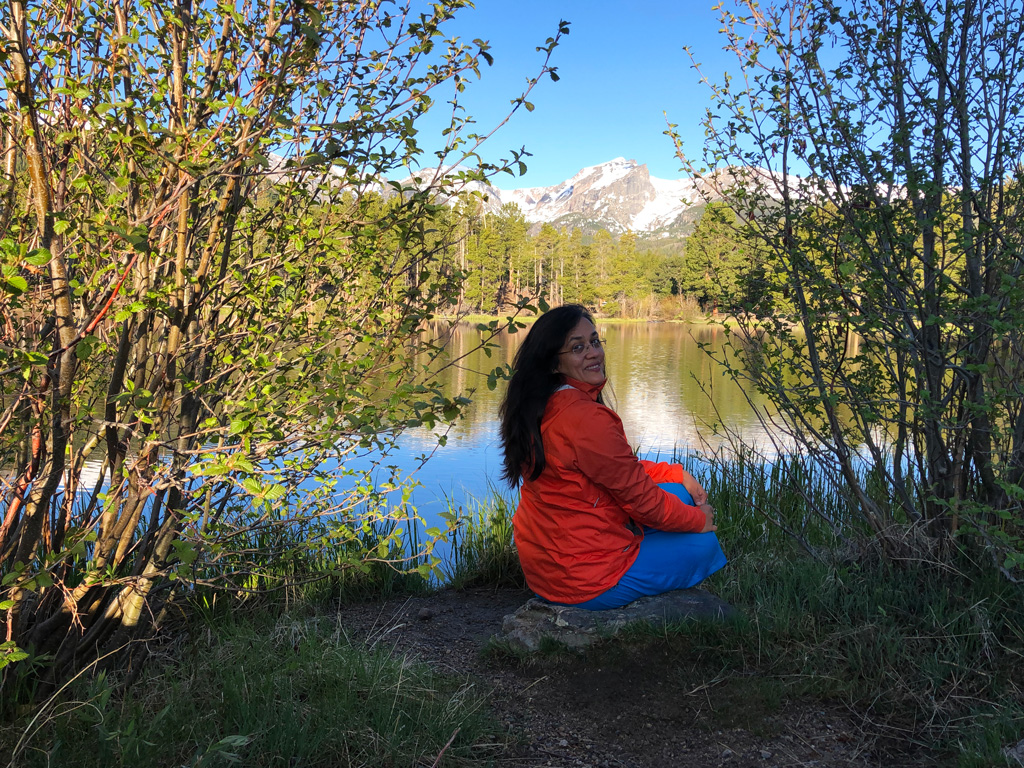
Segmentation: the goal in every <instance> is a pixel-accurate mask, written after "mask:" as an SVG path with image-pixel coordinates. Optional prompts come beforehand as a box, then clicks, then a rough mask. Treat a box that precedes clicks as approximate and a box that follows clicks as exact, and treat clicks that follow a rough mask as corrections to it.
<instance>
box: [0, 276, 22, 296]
mask: <svg viewBox="0 0 1024 768" xmlns="http://www.w3.org/2000/svg"><path fill="white" fill-rule="evenodd" d="M0 285H2V286H3V289H4V290H5V291H7V292H8V293H13V294H14V295H15V296H20V295H21V294H23V293H24V292H25V291H27V290H28V280H26V279H25V278H24V277H22V276H21V275H12V276H11V277H5V278H4V279H3V282H2V283H0Z"/></svg>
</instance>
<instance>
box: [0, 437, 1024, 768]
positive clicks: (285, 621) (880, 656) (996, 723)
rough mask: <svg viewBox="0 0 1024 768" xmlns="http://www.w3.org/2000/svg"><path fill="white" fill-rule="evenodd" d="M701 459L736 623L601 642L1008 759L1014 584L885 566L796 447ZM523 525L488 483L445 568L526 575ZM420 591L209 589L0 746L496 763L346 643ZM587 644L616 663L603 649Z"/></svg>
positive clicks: (460, 694) (354, 579) (958, 761)
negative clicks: (655, 647) (660, 650)
mask: <svg viewBox="0 0 1024 768" xmlns="http://www.w3.org/2000/svg"><path fill="white" fill-rule="evenodd" d="M692 471H693V472H694V473H695V474H698V475H699V476H700V479H701V480H702V482H703V483H704V484H705V486H706V487H707V488H708V490H709V493H710V496H711V498H712V500H713V503H714V504H715V507H716V509H717V512H718V519H719V525H720V529H719V535H720V538H721V539H722V542H723V546H724V548H725V549H726V552H727V553H728V554H729V556H730V564H729V566H728V567H727V568H726V569H724V570H723V571H721V572H719V573H718V574H716V575H715V576H714V577H712V579H711V581H710V583H709V584H708V586H709V587H710V588H711V589H712V590H713V591H714V592H716V593H717V594H719V595H720V596H721V597H723V598H725V599H726V600H727V601H729V602H730V603H732V604H733V605H734V606H736V607H737V608H739V609H740V611H741V612H742V614H743V617H742V618H741V619H739V620H736V621H734V622H731V623H728V624H724V625H723V624H687V625H680V626H675V627H671V628H670V629H669V631H668V632H664V631H659V632H658V633H657V636H656V637H654V636H652V635H651V633H650V632H649V631H646V630H641V629H638V630H637V631H635V632H633V633H631V634H630V635H628V636H625V637H621V638H618V639H616V640H613V641H609V645H611V646H615V645H620V646H621V645H623V644H626V645H632V646H640V647H643V646H644V644H646V643H651V642H658V643H659V644H661V645H662V646H663V647H667V648H669V649H670V650H671V653H670V655H669V658H670V659H671V662H670V665H669V666H667V667H666V670H665V674H666V676H668V677H669V678H670V679H672V678H674V677H680V679H682V677H683V676H686V675H690V676H693V675H701V676H703V677H701V679H699V680H698V679H689V678H686V680H685V682H686V683H687V684H688V685H690V686H691V687H692V686H694V685H718V686H724V689H728V690H732V689H734V690H735V693H736V696H735V699H736V703H735V705H733V706H734V709H735V716H736V717H742V712H743V711H744V708H746V709H750V708H755V709H759V710H761V711H764V710H772V709H779V708H783V707H785V706H786V704H787V702H795V701H808V700H809V701H825V702H839V703H842V704H843V705H845V706H847V707H849V708H850V709H851V711H853V712H855V713H856V714H857V717H858V718H861V719H862V721H863V722H864V723H866V724H867V725H866V727H870V728H872V729H874V730H875V731H877V733H879V734H882V735H883V737H889V740H890V741H891V743H892V745H893V749H894V750H895V751H896V752H899V751H900V750H908V751H912V750H913V749H914V748H915V746H921V745H927V746H929V747H930V748H934V747H935V746H936V745H937V746H938V748H939V750H940V754H942V755H944V756H946V757H947V758H948V762H949V764H951V765H958V766H961V767H962V768H976V767H978V766H1003V765H1005V764H1006V762H1005V758H1004V757H1003V756H1002V753H1001V749H1002V747H1004V746H1006V745H1008V744H1014V743H1016V741H1017V740H1019V739H1020V738H1021V737H1022V735H1024V694H1022V691H1024V664H1021V660H1022V657H1024V601H1022V599H1021V598H1022V594H1021V588H1020V586H1019V585H1014V584H1011V583H1009V582H1007V581H1005V580H1004V579H1002V578H1000V577H999V576H998V575H997V574H994V572H993V570H992V569H991V568H989V567H987V565H986V564H982V563H979V562H976V561H975V560H974V559H973V557H972V555H971V553H970V552H968V551H966V550H965V551H961V552H958V553H954V554H951V555H950V556H949V557H947V558H945V559H944V560H942V561H941V562H939V561H934V562H928V561H914V562H907V561H893V560H885V559H883V558H881V557H880V556H879V555H878V553H877V552H876V551H875V550H874V549H873V547H872V546H871V545H870V542H869V539H868V538H867V537H866V535H865V532H863V531H860V530H859V529H858V525H857V522H856V521H855V520H852V519H849V512H848V504H847V503H846V501H845V499H844V495H843V493H842V492H841V490H840V489H837V488H832V487H829V486H828V485H827V484H825V483H821V482H819V481H817V480H816V479H815V478H814V476H813V475H811V474H810V473H808V472H806V471H805V470H804V468H803V467H802V465H801V462H800V461H799V460H796V459H791V460H788V461H780V462H777V463H776V464H774V465H771V466H765V465H761V464H756V463H753V462H747V461H743V460H740V461H725V460H724V459H721V458H714V457H712V458H711V460H710V461H703V462H701V463H699V464H698V463H694V464H693V466H692ZM808 497H810V498H814V499H816V500H817V501H818V502H820V503H823V504H826V507H825V509H826V510H827V511H828V517H829V520H830V522H828V523H826V521H825V520H823V519H822V518H818V517H813V516H811V515H809V514H808V512H807V506H806V503H805V501H804V499H805V498H808ZM769 518H772V520H773V522H769ZM510 523H511V504H510V503H509V502H508V501H506V500H503V499H501V498H500V497H497V496H495V497H494V498H492V499H490V500H488V501H487V502H485V503H484V504H482V505H481V506H480V508H479V509H478V510H476V511H475V512H474V514H473V515H472V518H471V519H470V520H469V521H467V522H466V524H464V525H463V526H462V527H461V528H460V530H459V533H458V536H457V539H456V541H455V552H456V554H455V556H454V557H453V559H452V561H451V563H449V565H448V577H449V579H450V581H451V583H452V584H453V585H454V586H455V587H462V586H470V585H495V586H500V585H513V586H514V585H520V584H521V583H522V574H521V572H520V571H519V569H518V564H517V561H516V559H515V554H514V551H513V549H512V543H511V525H510ZM832 524H838V525H839V527H840V528H841V530H842V531H843V534H844V540H843V541H840V540H839V539H837V538H836V537H835V534H834V529H833V527H832ZM787 531H788V533H787ZM797 538H799V540H800V541H801V543H800V544H798V543H797ZM308 566H309V568H310V570H311V573H310V574H309V575H311V576H312V575H315V574H313V573H312V571H314V570H315V569H316V568H318V567H319V566H318V565H317V564H316V563H309V564H308ZM290 567H291V568H295V567H297V566H296V563H294V562H293V563H291V565H290ZM427 586H428V585H426V584H425V583H424V582H423V581H422V579H419V578H418V577H417V576H414V575H411V574H410V575H407V576H403V575H401V574H397V573H396V572H395V571H394V570H393V569H391V568H386V567H381V568H375V569H371V570H370V571H368V572H367V573H365V574H363V575H362V576H356V575H350V576H348V577H346V580H334V581H331V580H325V581H321V582H319V586H317V587H316V588H310V589H306V590H303V591H301V592H292V593H290V595H289V597H288V601H287V604H285V602H284V601H283V600H281V599H270V598H267V599H263V600H261V601H254V600H248V601H245V602H239V601H237V600H232V599H226V596H224V595H220V596H219V597H218V598H217V599H218V600H220V602H216V601H214V599H213V597H212V593H197V594H196V595H195V596H194V598H195V599H193V600H191V601H190V602H189V603H188V604H187V605H186V606H185V607H186V610H185V612H184V615H183V618H182V619H180V620H179V621H178V622H177V623H176V624H175V625H174V626H169V627H168V628H167V630H166V632H167V636H166V639H164V640H162V641H158V642H157V643H156V644H154V645H153V646H152V653H151V655H150V659H149V662H148V663H147V664H146V665H145V666H144V667H141V668H140V667H136V668H133V669H131V670H128V671H121V672H119V673H117V674H113V673H111V674H108V675H99V676H94V677H92V678H91V679H86V678H85V677H83V678H81V679H79V680H78V681H76V683H75V684H73V685H72V686H70V687H69V688H68V689H67V691H65V692H64V693H63V694H62V695H60V696H57V697H54V698H52V699H51V700H50V701H49V702H48V703H47V704H46V705H45V706H44V708H43V709H42V710H34V711H33V712H31V713H24V712H23V713H21V714H20V716H18V717H12V718H11V719H10V720H9V721H8V722H7V723H6V724H5V725H4V727H3V731H2V733H0V752H2V753H11V754H14V756H15V760H14V761H13V762H12V765H24V766H35V765H40V766H42V765H65V764H68V765H69V764H76V765H84V766H90V765H97V766H98V765H106V764H119V765H139V766H142V765H146V766H150V765H152V766H163V765H167V766H180V765H204V766H205V765H228V764H233V763H236V762H240V763H241V764H245V765H271V764H276V765H289V764H296V765H297V764H301V765H312V766H319V765H324V766H326V765H332V766H334V765H432V764H434V762H435V761H436V760H437V757H438V756H439V755H442V753H443V756H444V761H443V764H444V765H464V766H472V765H485V764H490V763H492V762H494V761H500V755H501V754H502V749H503V747H502V746H501V744H502V737H501V735H500V734H499V729H498V728H497V726H496V725H495V724H494V723H493V722H492V721H490V720H489V718H488V715H487V708H486V706H485V705H484V704H483V703H482V702H481V700H480V699H479V698H478V696H477V691H476V689H474V688H473V687H472V685H471V684H470V682H469V681H466V680H460V679H453V678H451V677H442V676H438V675H436V674H434V673H433V672H431V671H430V670H429V669H426V668H425V667H420V666H417V665H410V664H408V663H407V662H406V661H405V660H403V659H397V658H390V657H388V656H387V655H385V654H382V653H380V652H378V651H376V650H374V649H369V648H365V647H360V646H358V645H353V644H351V643H349V642H348V640H347V638H346V637H345V632H344V629H345V628H344V627H342V626H338V625H337V623H336V622H335V621H334V619H333V618H332V617H333V616H334V613H335V612H334V610H333V606H334V605H336V603H337V601H338V600H345V599H353V598H354V597H358V598H361V599H365V598H366V597H373V596H380V595H383V594H392V593H394V592H400V591H402V590H410V589H411V590H414V591H422V590H424V589H425V588H427ZM495 653H496V654H497V655H498V657H499V660H498V663H502V662H501V657H502V653H501V651H500V648H499V649H496V650H495ZM590 653H593V654H595V656H596V657H597V658H607V647H606V648H604V649H602V648H597V649H595V650H593V651H591V652H590ZM601 654H605V656H603V657H602V655H601ZM505 663H513V664H519V663H523V661H522V659H519V658H512V659H506V662H505ZM602 663H604V662H602ZM673 665H675V666H673ZM196 712H201V713H203V716H202V717H199V718H197V717H196V716H195V714H196ZM297 734H303V736H302V737H301V738H299V737H298V736H297ZM453 736H454V738H453ZM449 741H450V743H449Z"/></svg>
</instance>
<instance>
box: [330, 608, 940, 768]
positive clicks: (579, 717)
mask: <svg viewBox="0 0 1024 768" xmlns="http://www.w3.org/2000/svg"><path fill="white" fill-rule="evenodd" d="M528 597H529V595H528V594H527V593H525V592H521V591H515V590H499V591H495V590H493V589H481V590H469V591H464V592H441V593H439V594H436V595H430V596H426V597H413V598H402V599H395V600H391V601H389V602H386V603H383V604H381V603H376V604H365V605H355V606H345V607H344V608H342V609H341V611H340V613H341V620H342V624H343V626H345V627H346V629H347V631H349V632H351V633H352V635H353V636H355V637H360V638H365V639H367V640H369V641H370V642H371V643H381V644H384V645H385V647H388V648H393V649H395V650H396V651H398V652H402V653H409V654H410V655H412V656H415V657H417V658H419V659H422V660H424V661H427V662H429V663H430V664H432V665H434V666H435V667H436V668H438V669H440V670H444V671H448V672H455V673H469V674H470V675H472V676H473V677H474V678H475V679H478V680H479V681H480V684H481V685H483V686H485V687H486V688H487V690H488V691H490V692H491V696H490V698H491V702H492V707H493V710H494V713H495V715H496V716H497V717H498V718H499V719H500V720H501V721H502V722H503V723H504V724H505V725H506V726H507V727H508V728H509V729H510V731H511V733H512V734H513V736H514V737H517V738H518V739H519V743H518V745H517V746H516V747H514V748H513V754H511V755H510V756H508V757H507V758H505V759H503V761H502V764H507V765H524V766H565V767H569V766H579V767H582V766H592V767H593V768H602V767H604V766H608V767H609V768H611V767H616V768H625V767H628V768H676V766H687V767H688V768H703V767H704V766H730V768H731V767H736V768H739V767H740V766H759V767H765V768H766V767H767V766H839V767H844V766H858V767H863V766H894V765H934V764H935V758H934V756H933V755H932V756H929V755H926V754H916V753H914V752H913V751H901V752H900V753H899V754H898V755H893V754H892V752H891V751H888V754H886V753H884V752H883V750H882V748H881V746H880V745H881V744H883V743H886V744H890V745H891V744H892V742H891V741H885V740H883V739H882V738H881V737H882V736H884V735H885V734H880V733H878V732H877V728H874V729H873V728H872V726H871V725H870V724H868V723H865V722H863V721H862V720H861V719H860V718H858V717H857V716H856V715H855V714H854V713H852V712H850V711H848V710H846V709H844V708H841V707H837V706H835V705H822V704H820V703H815V702H800V701H797V702H794V701H787V700H785V698H786V697H785V691H784V689H783V687H782V686H781V685H779V684H778V683H777V682H775V681H766V680H763V679H761V678H758V677H757V676H756V675H748V676H745V675H743V674H741V673H737V672H736V671H735V670H733V671H729V672H724V671H722V670H718V669H706V668H704V669H701V668H698V667H697V666H696V665H695V664H693V663H691V662H690V661H689V660H688V659H686V658H682V657H681V656H680V652H679V651H678V649H675V648H673V647H672V646H670V645H669V644H667V643H662V642H660V641H656V640H655V641H652V642H649V643H644V644H643V645H642V646H637V645H628V644H617V643H608V644H606V645H605V646H602V647H600V648H598V649H595V650H592V651H591V652H589V653H587V654H586V656H579V657H569V658H566V657H564V656H563V657H558V658H552V657H540V658H536V659H532V660H530V661H528V662H521V661H519V660H516V659H513V658H508V657H504V656H502V655H500V654H486V655H481V653H480V651H481V649H482V648H483V647H484V646H485V645H486V643H487V641H488V639H489V638H490V637H492V636H493V635H494V634H496V633H497V632H498V631H499V629H500V628H501V621H502V618H503V617H504V616H505V615H506V614H508V613H512V612H513V611H514V610H515V609H516V608H518V607H519V606H520V605H522V604H523V603H524V602H525V601H526V599H527V598H528ZM890 749H891V746H890Z"/></svg>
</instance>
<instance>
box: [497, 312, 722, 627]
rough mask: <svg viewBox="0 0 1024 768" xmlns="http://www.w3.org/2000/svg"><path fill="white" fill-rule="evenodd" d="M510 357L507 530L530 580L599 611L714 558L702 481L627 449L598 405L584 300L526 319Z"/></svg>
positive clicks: (504, 425) (705, 567) (656, 589)
mask: <svg viewBox="0 0 1024 768" xmlns="http://www.w3.org/2000/svg"><path fill="white" fill-rule="evenodd" d="M513 368H514V371H513V374H512V378H511V380H510V381H509V385H508V390H507V392H506V393H505V400H504V402H502V404H501V411H500V414H501V439H502V443H503V447H504V453H505V458H504V470H503V472H502V476H503V477H504V478H505V479H506V480H507V481H508V482H509V483H510V484H511V485H513V486H515V485H518V484H519V483H520V482H522V488H521V496H520V501H519V507H518V509H517V510H516V513H515V516H514V518H513V529H514V532H515V541H516V546H517V548H518V551H519V560H520V562H521V563H522V566H523V573H524V574H525V575H526V581H527V584H529V586H530V589H532V590H533V591H534V592H535V593H537V595H539V596H540V597H542V598H544V599H546V600H548V601H550V602H552V603H559V604H562V605H574V606H577V607H579V608H586V609H589V610H602V609H606V608H618V607H620V606H623V605H626V604H627V603H630V602H632V601H633V600H636V599H637V598H639V597H643V596H645V595H656V594H660V593H662V592H667V591H669V590H673V589H686V588H688V587H692V586H694V585H696V584H698V583H699V582H701V581H703V580H704V579H705V578H706V577H707V576H709V575H710V574H712V573H714V572H715V571H717V570H718V569H719V568H721V567H722V566H723V565H725V562H726V560H725V555H724V554H723V553H722V549H721V547H720V546H719V543H718V538H717V536H716V535H715V533H714V531H715V530H716V526H715V517H714V510H713V509H712V508H711V506H710V505H709V504H708V503H707V493H706V492H705V491H704V489H703V488H702V487H701V486H700V484H699V483H698V482H697V481H696V480H694V478H693V477H692V476H691V475H690V473H689V472H687V471H686V470H685V469H683V468H682V467H681V466H679V465H678V464H667V463H654V462H650V461H642V460H639V459H637V458H636V456H635V455H634V454H633V451H632V449H631V448H630V446H629V443H628V442H627V441H626V434H625V432H624V431H623V428H622V422H621V421H620V420H619V417H618V416H617V415H616V414H615V412H614V411H613V410H611V409H610V408H608V407H607V406H605V405H604V401H603V400H602V398H601V390H602V388H603V387H604V384H605V381H606V377H605V370H604V348H603V347H602V344H601V340H600V339H599V338H598V336H597V328H596V327H595V326H594V320H593V317H591V315H590V314H589V313H588V312H587V310H586V309H585V308H583V307H581V306H579V305H566V306H563V307H557V308H555V309H552V310H550V311H549V312H546V313H545V314H544V315H542V316H541V317H540V318H538V320H537V322H536V323H534V324H533V326H532V327H531V328H530V332H529V333H528V334H527V335H526V339H525V341H523V344H522V346H521V347H520V348H519V351H518V352H517V353H516V356H515V361H514V363H513ZM659 483H660V484H661V485H659Z"/></svg>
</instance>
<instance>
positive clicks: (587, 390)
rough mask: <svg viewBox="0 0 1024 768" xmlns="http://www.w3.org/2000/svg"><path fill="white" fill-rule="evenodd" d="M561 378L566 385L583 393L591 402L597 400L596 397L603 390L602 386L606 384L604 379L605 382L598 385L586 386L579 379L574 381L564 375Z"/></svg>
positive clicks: (606, 381) (606, 380)
mask: <svg viewBox="0 0 1024 768" xmlns="http://www.w3.org/2000/svg"><path fill="white" fill-rule="evenodd" d="M562 378H563V379H564V380H565V383H566V384H568V385H569V386H570V387H572V388H573V389H578V390H579V391H580V392H583V393H584V394H585V395H586V396H587V397H589V398H590V399H591V400H597V396H598V395H599V394H601V390H602V389H604V385H605V384H607V383H608V379H607V378H605V380H604V381H602V382H601V383H600V384H587V383H585V382H582V381H580V380H579V379H574V378H571V377H569V376H565V375H563V376H562Z"/></svg>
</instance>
